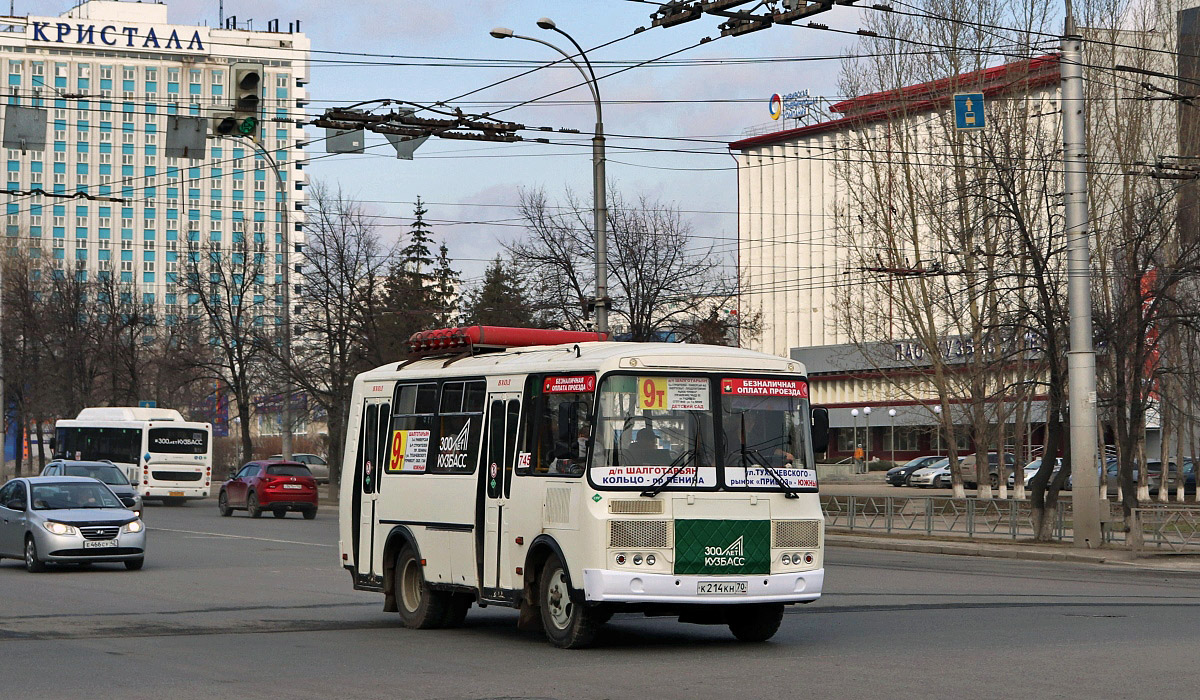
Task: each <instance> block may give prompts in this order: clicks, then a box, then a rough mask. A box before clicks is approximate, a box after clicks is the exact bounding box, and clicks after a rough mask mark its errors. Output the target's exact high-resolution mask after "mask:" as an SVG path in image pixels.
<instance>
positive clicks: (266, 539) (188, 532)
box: [146, 527, 337, 547]
mask: <svg viewBox="0 0 1200 700" xmlns="http://www.w3.org/2000/svg"><path fill="white" fill-rule="evenodd" d="M146 529H147V530H157V531H159V532H181V533H183V534H185V535H207V536H208V537H230V538H233V539H235V540H258V541H259V542H278V543H280V544H302V545H306V546H309V547H336V546H337V545H336V544H320V543H317V542H297V541H296V540H273V539H271V538H269V537H250V536H248V535H227V534H225V533H223V532H198V531H196V530H173V529H171V528H168V527H147V528H146Z"/></svg>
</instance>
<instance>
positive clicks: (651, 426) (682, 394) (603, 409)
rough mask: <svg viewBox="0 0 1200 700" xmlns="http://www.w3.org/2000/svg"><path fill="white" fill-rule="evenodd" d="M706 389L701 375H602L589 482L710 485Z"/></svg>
mask: <svg viewBox="0 0 1200 700" xmlns="http://www.w3.org/2000/svg"><path fill="white" fill-rule="evenodd" d="M711 393H712V390H711V385H710V382H709V380H708V379H707V378H705V377H654V376H632V375H614V376H608V377H606V378H605V379H604V382H603V383H602V384H601V387H600V401H599V405H600V410H599V413H598V416H597V422H596V442H595V449H594V452H593V457H592V468H591V477H592V481H593V482H594V483H595V484H597V485H598V486H601V487H604V486H611V487H617V488H621V487H625V488H638V487H641V488H650V487H656V486H665V487H667V488H702V489H704V488H716V486H717V468H716V450H715V448H714V439H713V425H714V423H713V413H712V406H711Z"/></svg>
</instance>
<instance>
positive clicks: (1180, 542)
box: [1133, 505, 1200, 552]
mask: <svg viewBox="0 0 1200 700" xmlns="http://www.w3.org/2000/svg"><path fill="white" fill-rule="evenodd" d="M1133 512H1134V515H1135V516H1136V517H1137V522H1140V523H1141V525H1142V548H1143V549H1145V548H1147V547H1155V548H1158V549H1162V548H1163V547H1167V548H1169V549H1171V550H1172V551H1174V552H1183V551H1186V550H1189V549H1197V548H1200V507H1198V506H1168V505H1161V506H1143V507H1140V508H1134V509H1133Z"/></svg>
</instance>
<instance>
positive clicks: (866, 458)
mask: <svg viewBox="0 0 1200 700" xmlns="http://www.w3.org/2000/svg"><path fill="white" fill-rule="evenodd" d="M863 420H865V421H866V422H867V427H866V430H864V431H863V432H864V433H866V436H865V439H864V440H863V442H865V443H867V450H866V452H865V453H864V454H863V467H864V469H863V471H868V470H869V469H870V467H867V466H866V465H868V464H870V463H871V407H870V406H867V407H865V408H863Z"/></svg>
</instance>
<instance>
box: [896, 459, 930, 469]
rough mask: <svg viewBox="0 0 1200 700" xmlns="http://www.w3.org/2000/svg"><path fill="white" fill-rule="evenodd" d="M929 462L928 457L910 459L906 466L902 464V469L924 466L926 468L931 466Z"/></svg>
mask: <svg viewBox="0 0 1200 700" xmlns="http://www.w3.org/2000/svg"><path fill="white" fill-rule="evenodd" d="M928 460H929V458H928V457H917V458H916V459H910V460H908V461H907V462H905V463H904V464H901V465H900V468H901V469H903V468H904V467H919V466H921V465H922V464H924V465H925V466H929V464H927V462H928Z"/></svg>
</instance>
